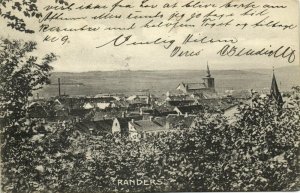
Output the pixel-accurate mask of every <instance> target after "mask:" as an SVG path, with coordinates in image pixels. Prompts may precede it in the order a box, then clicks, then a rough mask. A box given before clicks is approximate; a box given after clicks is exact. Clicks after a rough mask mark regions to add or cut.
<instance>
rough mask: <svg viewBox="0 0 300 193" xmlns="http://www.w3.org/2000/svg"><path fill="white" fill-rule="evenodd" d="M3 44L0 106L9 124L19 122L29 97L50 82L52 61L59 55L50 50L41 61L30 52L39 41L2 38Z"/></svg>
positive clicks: (1, 43)
mask: <svg viewBox="0 0 300 193" xmlns="http://www.w3.org/2000/svg"><path fill="white" fill-rule="evenodd" d="M0 46H1V49H0V97H1V98H0V101H1V103H0V104H1V106H0V109H1V110H2V111H3V112H4V117H5V119H6V121H7V122H8V125H14V124H16V123H18V124H20V123H21V122H22V119H24V117H25V114H26V105H27V102H28V97H30V96H32V92H33V91H34V90H37V89H40V88H41V87H42V86H43V85H45V84H47V83H49V76H50V71H51V70H52V67H51V66H50V65H49V64H50V63H51V62H53V61H54V60H56V56H55V55H54V54H53V53H50V54H47V55H46V56H44V57H43V58H42V59H41V60H39V59H38V58H37V57H36V56H31V55H29V54H30V53H32V52H33V51H34V50H36V43H35V42H31V41H29V42H23V41H20V40H12V41H11V40H8V39H1V40H0Z"/></svg>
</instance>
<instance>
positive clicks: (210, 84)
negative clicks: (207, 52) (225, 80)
mask: <svg viewBox="0 0 300 193" xmlns="http://www.w3.org/2000/svg"><path fill="white" fill-rule="evenodd" d="M206 72H207V75H206V77H204V78H203V81H204V84H205V85H206V87H207V88H209V89H213V90H214V89H215V79H214V78H213V77H211V74H210V70H209V66H208V64H207V71H206Z"/></svg>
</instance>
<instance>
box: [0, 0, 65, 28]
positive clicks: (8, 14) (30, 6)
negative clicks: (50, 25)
mask: <svg viewBox="0 0 300 193" xmlns="http://www.w3.org/2000/svg"><path fill="white" fill-rule="evenodd" d="M36 3H37V0H14V1H12V0H0V17H2V18H4V19H5V20H7V26H8V27H11V28H12V29H15V30H17V31H21V32H25V33H34V30H32V29H30V28H28V27H27V25H26V22H25V21H24V18H23V17H26V18H36V19H38V18H41V17H42V13H41V12H40V11H39V9H38V6H37V4H36ZM55 3H59V4H64V5H68V3H67V2H66V1H65V0H55ZM20 13H21V14H20ZM20 15H21V16H20Z"/></svg>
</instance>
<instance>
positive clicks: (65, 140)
mask: <svg viewBox="0 0 300 193" xmlns="http://www.w3.org/2000/svg"><path fill="white" fill-rule="evenodd" d="M294 96H295V95H293V96H292V99H293V100H294V101H293V103H294V104H299V103H298V102H299V101H297V100H298V99H297V98H293V97H294ZM299 112H300V111H299V105H296V106H294V107H293V109H287V108H283V109H282V110H281V112H280V113H279V112H278V111H277V110H274V105H273V103H272V101H271V100H269V99H268V98H259V97H258V98H255V99H254V100H253V102H252V104H251V105H247V104H245V105H243V106H240V114H239V116H238V118H237V121H236V122H235V123H234V124H233V125H229V124H228V123H227V120H226V118H224V117H223V116H222V115H221V114H209V113H204V114H200V115H199V117H198V118H197V124H196V126H195V128H191V129H184V130H183V129H180V130H177V131H175V132H171V133H164V134H161V135H160V136H159V137H157V136H156V137H155V136H152V137H151V136H150V137H148V138H147V139H145V140H141V141H139V142H137V141H130V140H128V139H127V138H122V137H121V136H119V135H118V134H115V135H112V134H107V135H105V136H92V135H90V134H88V133H84V132H81V131H79V130H76V129H75V128H73V126H72V123H53V124H52V125H48V124H37V123H35V122H31V123H30V124H29V126H28V128H29V127H30V128H32V129H31V130H32V134H30V135H29V134H28V136H27V137H26V136H23V137H22V138H20V139H14V140H18V142H16V143H15V144H13V143H10V145H12V146H11V147H10V148H9V152H6V151H5V152H4V153H9V154H12V153H13V154H14V155H15V156H14V157H13V158H11V159H10V160H4V164H7V165H6V166H7V167H5V169H4V172H3V173H4V174H6V175H5V178H4V180H3V187H4V191H5V192H34V191H39V192H48V191H50V190H51V192H52V191H53V192H114V191H121V192H133V191H134V192H141V191H143V192H153V191H274V190H277V191H279V190H297V189H298V188H299V186H298V184H297V182H298V181H299V176H298V175H297V171H298V169H297V164H298V161H297V158H298V157H297V156H298V155H299V129H298V128H299V125H300V124H299ZM253 120H255V122H253ZM29 130H30V129H29ZM17 143H18V144H19V145H20V147H21V149H16V148H15V146H14V145H16V144H17ZM20 150H21V152H20ZM5 157H6V156H4V158H5ZM32 158H34V159H32ZM16 166H18V167H16ZM120 179H121V180H130V179H154V180H157V179H161V180H163V184H162V185H159V186H157V185H153V184H152V185H148V186H133V185H126V184H125V185H118V183H117V180H120Z"/></svg>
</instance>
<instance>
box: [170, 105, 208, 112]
mask: <svg viewBox="0 0 300 193" xmlns="http://www.w3.org/2000/svg"><path fill="white" fill-rule="evenodd" d="M174 110H175V111H176V110H178V111H180V113H182V114H185V113H188V114H195V113H199V112H200V111H202V110H204V107H203V106H202V105H190V106H180V107H175V108H174Z"/></svg>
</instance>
